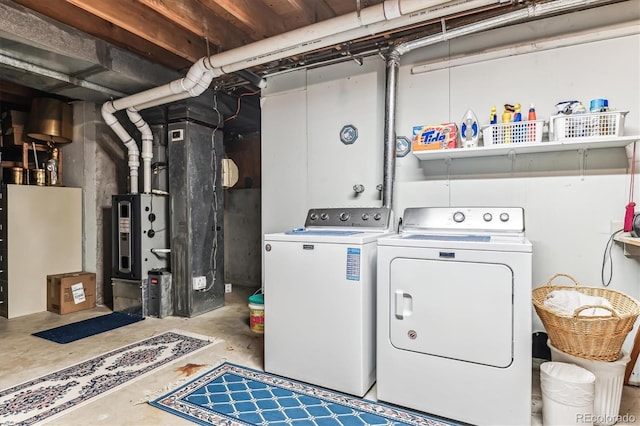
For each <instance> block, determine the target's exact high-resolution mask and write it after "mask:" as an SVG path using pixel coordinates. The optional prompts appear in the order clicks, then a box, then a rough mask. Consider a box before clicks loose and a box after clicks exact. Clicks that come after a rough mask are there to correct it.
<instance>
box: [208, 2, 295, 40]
mask: <svg viewBox="0 0 640 426" xmlns="http://www.w3.org/2000/svg"><path fill="white" fill-rule="evenodd" d="M201 1H202V3H203V4H204V5H205V6H206V7H208V8H210V9H211V10H212V11H213V12H214V13H215V14H217V15H219V16H221V17H223V18H224V19H225V20H227V21H228V22H229V23H230V24H232V25H236V26H238V27H241V28H243V31H245V32H250V33H251V34H253V38H254V40H260V39H263V38H266V37H271V36H274V35H276V34H280V33H283V32H285V31H286V28H285V26H284V24H283V19H282V17H281V16H280V15H277V14H275V13H274V12H273V11H272V10H271V9H270V8H269V7H267V6H266V5H265V4H264V3H263V2H262V1H258V0H201Z"/></svg>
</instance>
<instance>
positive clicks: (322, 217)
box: [320, 213, 329, 220]
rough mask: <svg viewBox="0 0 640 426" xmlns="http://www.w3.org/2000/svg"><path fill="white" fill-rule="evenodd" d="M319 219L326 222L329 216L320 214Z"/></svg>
mask: <svg viewBox="0 0 640 426" xmlns="http://www.w3.org/2000/svg"><path fill="white" fill-rule="evenodd" d="M320 219H322V220H327V219H329V215H328V214H326V213H320Z"/></svg>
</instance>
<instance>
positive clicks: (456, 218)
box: [453, 212, 464, 223]
mask: <svg viewBox="0 0 640 426" xmlns="http://www.w3.org/2000/svg"><path fill="white" fill-rule="evenodd" d="M453 221H454V222H457V223H460V222H464V213H462V212H455V213H454V214H453Z"/></svg>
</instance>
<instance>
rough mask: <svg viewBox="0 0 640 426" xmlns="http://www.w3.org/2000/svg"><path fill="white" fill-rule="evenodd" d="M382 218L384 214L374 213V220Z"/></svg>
mask: <svg viewBox="0 0 640 426" xmlns="http://www.w3.org/2000/svg"><path fill="white" fill-rule="evenodd" d="M380 219H382V215H381V214H380V213H376V214H374V215H373V220H380Z"/></svg>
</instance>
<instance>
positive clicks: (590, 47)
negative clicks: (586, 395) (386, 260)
mask: <svg viewBox="0 0 640 426" xmlns="http://www.w3.org/2000/svg"><path fill="white" fill-rule="evenodd" d="M639 4H640V2H638V1H628V2H623V3H620V4H615V5H611V6H607V7H601V8H597V9H593V10H588V11H584V12H579V13H574V14H570V15H566V16H561V17H555V18H550V19H544V20H539V21H535V22H531V23H528V24H523V25H518V26H513V27H510V28H505V29H500V30H495V31H491V32H486V33H482V34H478V35H474V36H471V37H466V38H464V39H456V40H451V41H449V42H446V43H441V44H438V45H434V46H432V47H428V48H424V49H421V50H420V51H416V52H413V53H410V54H408V55H406V56H405V57H403V58H402V63H401V64H402V65H401V69H400V73H399V86H398V115H397V127H396V132H397V134H398V136H401V135H404V136H409V137H410V136H411V130H412V127H413V126H415V125H425V124H437V123H444V122H450V121H454V122H457V123H459V122H460V121H461V119H462V116H463V115H464V113H465V112H466V110H467V109H472V110H473V111H474V112H475V113H476V115H477V116H478V118H479V120H480V121H481V123H482V124H486V123H487V122H488V115H489V109H490V107H491V106H492V105H497V106H498V107H499V113H500V112H501V108H500V107H501V105H502V104H504V103H512V104H513V103H516V102H519V103H521V104H522V105H523V108H524V109H526V107H527V106H528V105H529V104H530V103H533V104H535V105H536V109H537V113H538V117H539V118H543V119H548V117H549V115H550V114H552V113H553V111H554V105H555V103H557V102H559V101H564V100H570V99H577V100H580V101H582V102H583V103H585V105H586V106H587V107H588V102H589V100H590V99H593V98H599V97H604V98H607V99H609V105H610V107H611V108H614V109H618V110H628V111H630V112H629V114H628V115H627V117H626V125H625V134H626V135H640V78H639V76H640V8H639V7H638V5H639ZM554 46H558V47H554ZM500 51H502V52H504V53H505V55H504V57H500V56H501V54H500V53H499V52H500ZM487 52H491V53H487ZM496 52H498V53H496ZM458 57H465V58H467V59H468V58H474V59H476V60H477V62H472V63H468V64H462V65H457V64H456V63H455V62H453V63H450V62H448V60H453V59H457V58H458ZM425 64H430V65H429V66H433V67H434V68H436V69H434V70H432V71H427V72H421V73H412V70H414V71H417V70H423V69H424V67H422V66H423V65H425ZM449 65H452V66H449ZM414 67H415V68H414ZM438 67H440V68H441V69H437V68H438ZM384 73H385V66H384V63H383V61H382V60H381V59H380V58H378V57H372V58H369V59H367V60H366V61H365V65H364V66H363V67H358V65H357V64H355V63H351V62H349V63H346V64H341V65H337V66H332V67H326V68H324V69H321V70H310V71H299V72H296V73H290V74H285V75H281V76H278V77H274V78H272V79H269V87H268V88H267V89H266V90H265V91H264V92H263V98H264V99H263V124H262V126H263V127H262V137H263V144H262V155H263V168H262V173H263V200H262V206H263V214H262V221H263V232H265V233H268V232H279V231H282V230H285V229H289V228H293V227H296V226H301V225H302V222H303V221H304V217H305V214H306V211H307V209H309V208H311V207H330V206H350V205H357V204H356V200H354V199H353V197H352V196H351V194H350V193H349V189H350V188H351V186H352V185H353V183H356V181H358V180H362V181H366V182H372V183H373V182H381V181H382V165H381V162H382V152H383V151H382V145H383V122H382V113H383V111H384ZM358 99H361V100H362V102H358ZM350 122H353V124H356V125H357V126H358V128H359V129H360V128H362V129H366V130H365V131H366V132H367V136H366V138H363V140H362V141H360V140H358V141H357V142H356V144H354V146H352V147H351V148H353V147H355V145H357V144H359V143H361V142H362V149H360V150H359V151H357V152H349V151H348V150H347V149H344V147H341V146H340V142H339V141H338V132H339V130H340V128H341V127H342V126H343V125H344V124H345V123H350ZM290 128H293V129H294V130H293V132H290V131H289V129H290ZM369 132H370V133H369ZM287 147H289V148H291V147H295V149H288V148H287ZM639 150H640V147H639ZM354 151H355V150H354ZM638 158H640V155H639V156H638ZM629 164H630V163H629V160H628V158H627V155H626V152H625V150H624V149H622V148H610V149H596V150H589V151H587V152H586V153H584V155H583V153H579V152H578V151H572V152H562V153H540V154H530V155H516V156H515V157H508V156H502V157H482V158H472V159H453V160H452V161H451V162H447V161H444V160H432V161H418V160H417V159H416V158H415V157H414V156H413V155H411V154H410V155H409V156H407V157H405V158H402V159H398V161H397V168H396V173H397V175H396V178H397V181H396V186H395V192H394V203H393V207H394V212H395V214H396V215H402V212H403V211H404V209H405V208H406V207H413V206H481V205H489V206H522V207H524V209H525V214H526V228H527V229H526V233H527V237H528V238H529V239H530V240H531V241H532V243H533V245H534V267H533V282H534V285H535V286H538V285H542V284H544V283H545V282H546V280H547V279H548V278H550V277H551V276H552V275H554V274H555V273H558V272H562V273H568V274H570V275H572V276H574V277H575V278H576V279H577V280H578V281H579V282H581V283H582V284H583V285H588V286H600V285H601V273H602V271H603V258H604V257H605V247H606V246H607V242H608V241H609V236H610V234H611V222H612V221H622V219H623V217H624V209H625V205H626V204H627V202H628V196H629V182H630V178H629V174H628V169H629ZM639 170H640V169H639ZM286 176H291V178H290V179H286V178H285V177H286ZM372 183H365V186H367V191H369V190H370V189H369V188H368V186H370V185H371V184H372ZM271 185H276V186H271ZM373 186H375V184H373ZM371 189H373V188H371ZM365 195H367V196H370V195H371V193H368V192H365ZM634 198H635V200H636V202H638V200H640V192H639V190H638V189H637V188H636V191H635V193H634ZM363 201H366V202H364V203H363V204H362V205H380V204H379V203H380V201H379V198H374V197H369V198H366V199H364V200H363ZM638 204H640V202H638ZM606 259H607V264H606V267H605V268H604V275H605V280H608V277H609V275H610V273H609V267H612V268H613V275H612V277H611V284H610V288H612V289H616V290H619V291H623V292H625V293H626V294H629V295H631V296H632V297H635V298H637V299H640V258H627V257H625V256H624V255H623V252H622V248H621V246H620V245H619V244H617V243H615V244H614V245H613V247H612V249H611V261H609V260H608V257H606ZM638 326H639V324H636V330H637V328H638ZM541 329H542V328H541V324H540V322H539V320H538V319H537V317H536V318H535V324H534V330H541ZM635 332H636V331H635V330H634V331H633V332H632V333H630V335H629V338H628V339H627V341H626V342H625V346H624V348H625V349H626V350H630V348H631V345H632V339H633V337H634V336H635ZM631 381H632V382H634V383H640V366H636V368H635V370H634V373H633V375H632V377H631Z"/></svg>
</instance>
